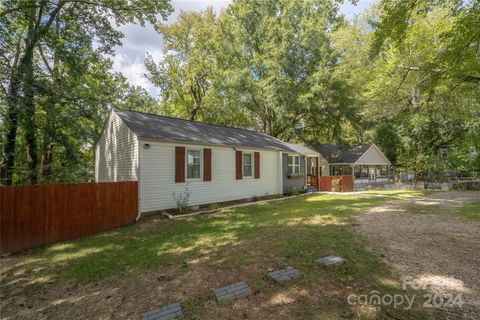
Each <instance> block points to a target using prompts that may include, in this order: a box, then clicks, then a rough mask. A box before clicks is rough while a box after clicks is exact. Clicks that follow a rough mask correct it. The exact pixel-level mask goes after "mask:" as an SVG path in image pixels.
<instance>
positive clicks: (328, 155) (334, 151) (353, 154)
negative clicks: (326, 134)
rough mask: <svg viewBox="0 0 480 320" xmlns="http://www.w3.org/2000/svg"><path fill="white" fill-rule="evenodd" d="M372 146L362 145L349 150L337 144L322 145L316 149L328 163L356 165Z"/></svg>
mask: <svg viewBox="0 0 480 320" xmlns="http://www.w3.org/2000/svg"><path fill="white" fill-rule="evenodd" d="M371 146H372V145H371V144H360V145H356V146H354V147H352V148H350V149H348V148H346V147H344V146H340V145H336V144H320V145H317V146H315V149H316V150H317V151H318V152H319V153H320V154H321V155H322V156H323V157H324V158H325V160H327V161H328V163H355V162H356V161H357V160H358V159H359V158H360V157H361V156H362V155H363V154H364V153H365V152H366V151H367V150H368V149H369V148H370V147H371Z"/></svg>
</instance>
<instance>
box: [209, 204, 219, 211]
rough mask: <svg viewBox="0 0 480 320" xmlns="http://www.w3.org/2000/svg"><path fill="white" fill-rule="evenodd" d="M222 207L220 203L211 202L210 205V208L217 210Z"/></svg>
mask: <svg viewBox="0 0 480 320" xmlns="http://www.w3.org/2000/svg"><path fill="white" fill-rule="evenodd" d="M219 208H220V205H219V204H218V203H210V204H209V205H208V210H217V209H219Z"/></svg>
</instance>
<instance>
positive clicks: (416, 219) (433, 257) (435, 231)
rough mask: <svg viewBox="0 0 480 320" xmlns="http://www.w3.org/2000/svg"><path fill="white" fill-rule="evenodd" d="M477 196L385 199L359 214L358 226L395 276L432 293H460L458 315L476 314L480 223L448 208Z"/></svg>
mask: <svg viewBox="0 0 480 320" xmlns="http://www.w3.org/2000/svg"><path fill="white" fill-rule="evenodd" d="M479 201H480V192H436V193H433V194H431V195H427V196H421V197H412V198H409V199H406V200H400V201H396V202H390V203H386V204H384V205H381V206H378V207H375V208H373V209H371V210H369V211H367V212H365V213H363V214H361V216H360V219H359V226H358V229H359V231H360V232H361V233H363V234H365V235H366V236H367V238H368V239H369V247H370V249H372V250H374V251H376V252H377V253H378V254H379V255H380V256H381V257H382V259H383V260H384V262H385V263H386V264H387V265H389V266H391V267H392V268H393V269H394V270H395V271H396V272H398V273H399V277H400V278H401V277H412V278H413V282H414V283H415V284H418V285H422V286H424V288H425V289H426V290H427V292H430V293H431V294H432V296H434V295H435V294H440V295H445V294H453V295H454V296H455V295H457V294H461V295H462V298H463V301H464V302H465V305H463V307H462V308H461V313H463V318H464V319H480V223H477V222H472V221H469V220H465V219H463V218H461V217H459V216H458V215H456V214H454V211H455V210H458V208H460V207H462V206H463V205H464V204H465V203H468V202H479ZM479 210H480V206H479ZM405 279H407V280H409V279H408V278H405ZM420 298H421V299H425V302H426V303H428V302H429V301H428V298H425V297H422V296H420ZM434 299H435V298H434ZM422 301H423V300H422ZM433 302H435V301H433ZM437 306H438V305H437ZM454 317H455V316H454V315H453V313H452V319H453V318H454Z"/></svg>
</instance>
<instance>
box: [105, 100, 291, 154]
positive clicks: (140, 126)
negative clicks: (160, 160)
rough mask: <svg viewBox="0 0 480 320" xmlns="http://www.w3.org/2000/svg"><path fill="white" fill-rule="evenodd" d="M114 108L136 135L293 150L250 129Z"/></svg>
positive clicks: (201, 142)
mask: <svg viewBox="0 0 480 320" xmlns="http://www.w3.org/2000/svg"><path fill="white" fill-rule="evenodd" d="M114 111H115V113H116V114H117V115H118V116H119V117H120V118H121V119H122V120H123V121H124V122H125V124H126V125H127V126H128V127H129V128H130V130H132V131H133V132H134V133H135V134H136V135H137V137H139V138H150V139H158V140H163V141H171V142H176V141H178V142H186V143H198V144H207V145H222V146H232V147H245V148H259V149H273V150H279V151H285V152H294V150H291V149H290V148H288V146H286V145H285V144H284V143H283V142H282V141H280V140H278V139H275V138H274V137H271V136H269V135H267V134H264V133H259V132H255V131H252V130H247V129H239V128H232V127H225V126H220V125H215V124H208V123H204V122H197V121H189V120H183V119H178V118H172V117H166V116H159V115H155V114H149V113H143V112H137V111H130V110H120V109H115V110H114Z"/></svg>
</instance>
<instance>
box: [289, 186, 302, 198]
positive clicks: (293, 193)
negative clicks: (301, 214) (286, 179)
mask: <svg viewBox="0 0 480 320" xmlns="http://www.w3.org/2000/svg"><path fill="white" fill-rule="evenodd" d="M299 194H300V192H298V190H297V189H295V188H293V187H289V188H288V190H287V195H289V196H298V195H299Z"/></svg>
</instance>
